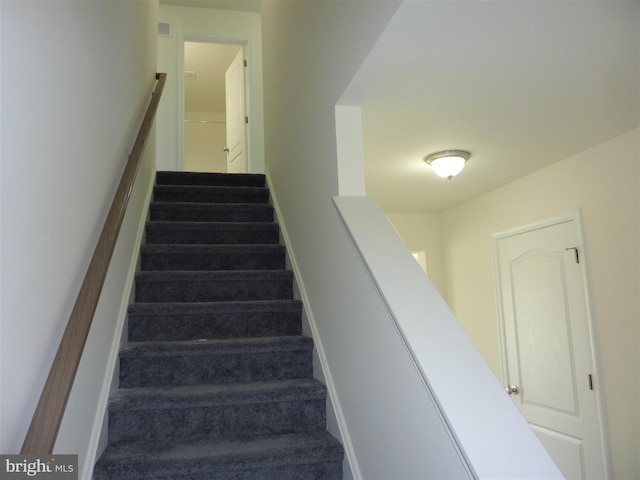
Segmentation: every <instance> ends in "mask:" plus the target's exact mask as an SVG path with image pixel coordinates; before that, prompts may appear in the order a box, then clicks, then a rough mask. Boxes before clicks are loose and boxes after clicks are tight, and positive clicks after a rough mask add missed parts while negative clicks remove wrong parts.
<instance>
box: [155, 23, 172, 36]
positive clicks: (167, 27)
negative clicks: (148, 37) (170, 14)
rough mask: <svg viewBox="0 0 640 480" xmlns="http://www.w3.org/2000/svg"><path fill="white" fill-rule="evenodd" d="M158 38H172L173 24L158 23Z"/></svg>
mask: <svg viewBox="0 0 640 480" xmlns="http://www.w3.org/2000/svg"><path fill="white" fill-rule="evenodd" d="M158 36H160V37H170V36H171V24H170V23H166V22H158Z"/></svg>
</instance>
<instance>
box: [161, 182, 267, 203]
mask: <svg viewBox="0 0 640 480" xmlns="http://www.w3.org/2000/svg"><path fill="white" fill-rule="evenodd" d="M153 199H154V201H157V202H193V203H267V202H268V201H269V190H267V189H266V188H261V187H217V186H207V185H195V186H193V185H156V186H155V187H154V189H153Z"/></svg>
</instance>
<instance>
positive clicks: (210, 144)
mask: <svg viewBox="0 0 640 480" xmlns="http://www.w3.org/2000/svg"><path fill="white" fill-rule="evenodd" d="M184 118H185V120H191V122H185V124H184V169H185V171H187V172H226V171H227V154H226V153H225V152H224V150H223V149H224V148H225V147H226V146H227V125H226V124H225V121H226V118H225V114H224V112H221V113H214V112H189V111H187V112H185V114H184ZM200 121H205V122H207V123H200Z"/></svg>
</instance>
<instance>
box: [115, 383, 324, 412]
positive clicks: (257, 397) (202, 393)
mask: <svg viewBox="0 0 640 480" xmlns="http://www.w3.org/2000/svg"><path fill="white" fill-rule="evenodd" d="M325 395H326V387H325V386H324V385H323V384H322V383H321V382H319V381H317V380H315V379H313V378H302V379H289V380H274V381H268V382H242V383H229V384H202V385H177V386H159V387H135V388H123V389H120V390H118V391H116V392H115V393H114V394H113V395H112V396H111V398H110V400H109V402H110V403H109V408H110V409H111V411H112V412H116V411H122V410H126V411H133V410H155V409H176V408H187V407H198V406H210V405H231V404H247V403H269V402H282V401H291V400H296V401H299V400H300V401H301V400H308V399H319V398H320V399H321V398H324V397H325Z"/></svg>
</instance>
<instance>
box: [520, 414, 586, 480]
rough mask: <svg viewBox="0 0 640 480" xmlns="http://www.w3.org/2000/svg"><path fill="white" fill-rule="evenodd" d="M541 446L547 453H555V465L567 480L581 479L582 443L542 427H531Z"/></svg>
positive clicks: (582, 462)
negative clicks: (572, 479)
mask: <svg viewBox="0 0 640 480" xmlns="http://www.w3.org/2000/svg"><path fill="white" fill-rule="evenodd" d="M531 428H533V431H534V432H535V433H536V435H537V436H538V438H539V439H540V441H541V442H542V445H544V447H545V448H546V449H547V451H549V452H551V451H553V452H557V454H556V457H557V458H558V459H557V460H556V463H557V464H558V468H559V469H560V471H561V472H562V473H563V474H564V476H565V477H566V478H568V479H571V478H583V476H582V475H583V472H585V471H586V465H585V461H584V442H583V441H582V440H581V439H579V438H575V437H571V436H569V435H563V434H562V433H559V432H556V431H553V430H548V429H546V428H544V427H540V426H537V425H531Z"/></svg>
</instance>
